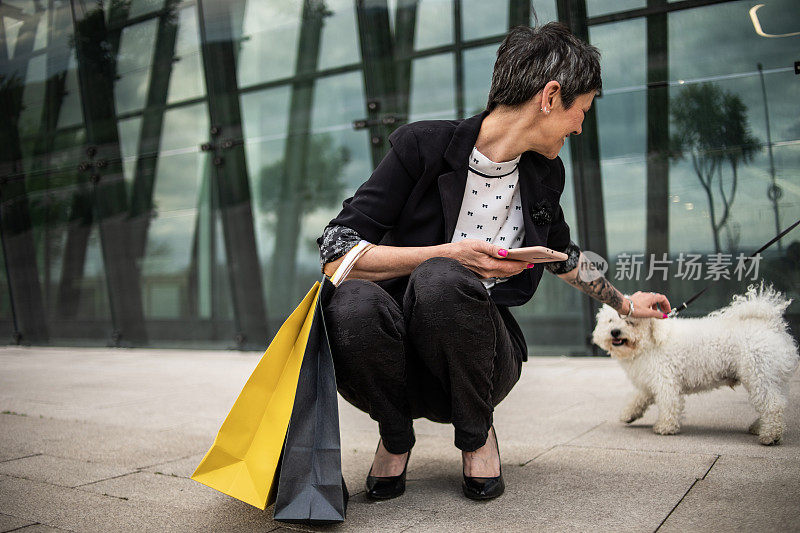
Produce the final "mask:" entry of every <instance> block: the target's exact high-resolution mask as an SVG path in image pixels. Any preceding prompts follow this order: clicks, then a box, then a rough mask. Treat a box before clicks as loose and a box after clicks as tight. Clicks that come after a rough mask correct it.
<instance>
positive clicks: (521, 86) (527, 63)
mask: <svg viewBox="0 0 800 533" xmlns="http://www.w3.org/2000/svg"><path fill="white" fill-rule="evenodd" d="M552 80H555V81H557V82H558V83H560V84H561V101H562V102H563V104H564V107H565V108H569V107H571V106H572V104H573V103H574V102H575V98H577V97H578V96H579V95H581V94H586V93H589V92H593V91H599V90H600V89H601V88H602V86H603V85H602V81H601V79H600V52H599V51H598V50H597V48H595V47H594V46H591V45H589V44H587V43H585V42H584V41H582V40H580V39H578V38H577V37H575V36H574V35H572V33H570V31H569V30H568V29H567V27H566V26H564V25H563V24H560V23H558V22H549V23H547V24H545V25H544V26H537V27H533V28H531V27H528V26H517V27H515V28H512V29H511V30H510V31H509V32H508V35H506V38H505V39H504V40H503V42H502V44H501V45H500V48H498V49H497V61H495V64H494V72H493V73H492V87H491V89H490V90H489V101H488V103H487V104H486V110H487V111H491V110H492V109H494V108H495V107H496V106H498V105H507V106H511V107H515V106H519V105H522V104H524V103H525V102H527V101H528V100H530V99H531V98H533V97H534V96H535V95H536V93H538V92H539V91H541V90H542V89H544V86H545V85H547V83H548V82H550V81H552Z"/></svg>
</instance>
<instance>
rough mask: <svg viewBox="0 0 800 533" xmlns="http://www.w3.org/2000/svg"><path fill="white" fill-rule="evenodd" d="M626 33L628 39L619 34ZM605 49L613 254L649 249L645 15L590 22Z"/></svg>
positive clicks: (601, 130)
mask: <svg viewBox="0 0 800 533" xmlns="http://www.w3.org/2000/svg"><path fill="white" fill-rule="evenodd" d="M620 35H625V40H624V41H622V40H620V39H619V36H620ZM589 37H590V41H591V43H592V44H593V45H595V46H597V47H598V49H599V50H600V53H601V58H600V66H601V70H602V72H603V96H602V97H601V98H596V99H595V101H594V104H593V105H594V106H595V107H596V110H597V121H598V136H599V140H600V167H601V171H602V176H603V201H604V203H605V219H606V228H607V230H606V231H607V246H608V254H609V256H610V257H615V256H616V255H617V254H619V253H621V252H631V251H632V250H642V251H643V250H644V247H645V225H644V224H631V223H630V222H631V220H642V221H644V220H645V206H646V201H645V198H646V196H645V195H646V184H647V183H646V175H647V170H646V166H645V152H646V140H647V135H646V131H645V130H646V116H647V114H646V103H647V93H646V91H645V81H646V80H645V72H646V70H645V59H646V58H645V21H644V19H634V20H626V21H622V22H616V23H613V24H603V25H602V26H592V27H590V28H589Z"/></svg>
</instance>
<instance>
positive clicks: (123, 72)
mask: <svg viewBox="0 0 800 533" xmlns="http://www.w3.org/2000/svg"><path fill="white" fill-rule="evenodd" d="M157 24H158V21H157V20H156V19H150V20H146V21H144V22H140V23H139V24H135V25H133V26H128V27H126V28H125V29H124V30H123V31H122V36H121V38H120V45H119V54H118V56H117V76H118V79H117V81H116V83H115V84H114V97H115V98H114V100H115V102H116V105H117V113H125V112H127V111H133V110H136V109H141V108H142V107H144V104H145V99H146V98H147V87H148V85H149V83H150V71H151V68H150V66H151V64H152V60H153V45H154V43H155V36H156V26H157Z"/></svg>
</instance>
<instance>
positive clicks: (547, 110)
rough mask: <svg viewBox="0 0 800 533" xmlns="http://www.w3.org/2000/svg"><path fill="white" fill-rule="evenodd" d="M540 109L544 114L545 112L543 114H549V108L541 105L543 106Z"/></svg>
mask: <svg viewBox="0 0 800 533" xmlns="http://www.w3.org/2000/svg"><path fill="white" fill-rule="evenodd" d="M542 111H544V114H545V115H549V114H550V110H549V109H547V108H546V107H543V108H542Z"/></svg>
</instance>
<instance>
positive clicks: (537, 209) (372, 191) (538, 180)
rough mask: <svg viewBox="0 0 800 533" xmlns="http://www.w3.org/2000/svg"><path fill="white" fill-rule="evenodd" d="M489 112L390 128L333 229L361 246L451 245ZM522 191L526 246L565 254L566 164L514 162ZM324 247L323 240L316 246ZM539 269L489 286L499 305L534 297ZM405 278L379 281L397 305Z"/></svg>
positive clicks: (533, 156) (537, 158)
mask: <svg viewBox="0 0 800 533" xmlns="http://www.w3.org/2000/svg"><path fill="white" fill-rule="evenodd" d="M487 114H488V113H487V112H486V111H484V112H482V113H480V114H478V115H475V116H474V117H471V118H468V119H465V120H424V121H420V122H414V123H411V124H406V125H403V126H401V127H400V128H398V129H397V130H395V131H394V132H393V133H392V134H391V135H390V136H389V141H390V143H391V145H392V148H391V150H390V151H389V153H387V154H386V156H385V157H384V158H383V160H382V161H381V162H380V164H379V165H378V167H377V168H376V169H375V171H374V172H373V173H372V175H371V176H370V178H369V179H368V180H367V181H366V182H365V183H364V184H362V185H361V186H360V187H359V188H358V190H357V191H356V192H355V194H354V195H353V196H352V197H350V198H348V199H347V200H345V201H344V202H343V204H342V210H341V212H339V214H338V215H337V216H336V218H334V219H333V220H331V221H330V224H339V225H342V226H347V227H350V228H352V229H354V230H355V231H357V232H358V233H359V234H360V235H361V236H362V237H363V238H364V239H365V240H367V241H369V242H372V243H378V244H384V245H390V246H433V245H437V244H444V243H448V242H450V240H451V238H452V236H453V231H454V230H455V227H456V222H457V220H458V214H459V211H460V209H461V200H462V199H463V197H464V188H465V187H466V183H467V170H468V163H469V155H470V153H472V148H473V147H474V146H475V141H476V140H477V138H478V132H479V131H480V127H481V122H483V119H484V117H486V115H487ZM518 187H519V191H520V200H521V203H522V216H523V219H524V222H525V240H524V242H523V245H524V246H536V245H542V246H547V247H548V248H552V249H553V250H559V251H561V250H566V248H567V245H568V244H569V242H570V237H569V227H568V226H567V224H566V222H565V221H564V213H563V211H562V209H561V206H560V205H559V199H560V197H561V193H562V191H563V190H564V164H563V163H562V162H561V159H560V158H558V157H556V158H555V159H552V160H551V159H547V158H546V157H544V156H543V155H541V154H538V153H536V152H525V153H523V154H522V157H521V158H520V162H519V185H518ZM317 243H318V244H320V245H321V244H322V243H321V237H320V239H318V240H317ZM543 270H544V268H543V266H542V265H541V264H537V265H536V266H535V267H533V268H530V269H526V270H525V271H523V272H521V273H519V274H517V275H516V276H512V277H511V278H509V279H508V281H505V282H503V283H499V284H497V285H495V286H494V287H492V289H491V298H492V300H493V301H494V302H495V304H497V305H498V306H516V305H522V304H524V303H526V302H527V301H528V300H530V299H531V297H532V296H533V293H534V292H535V291H536V287H537V285H538V284H539V280H540V279H541V277H542V272H543ZM407 282H408V276H405V277H402V278H394V279H390V280H384V281H380V282H378V285H380V286H382V287H383V288H384V289H385V290H386V291H387V292H389V293H390V294H392V295H393V296H394V297H395V298H396V299H397V298H398V297H399V301H402V292H404V291H405V286H406V284H407Z"/></svg>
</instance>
